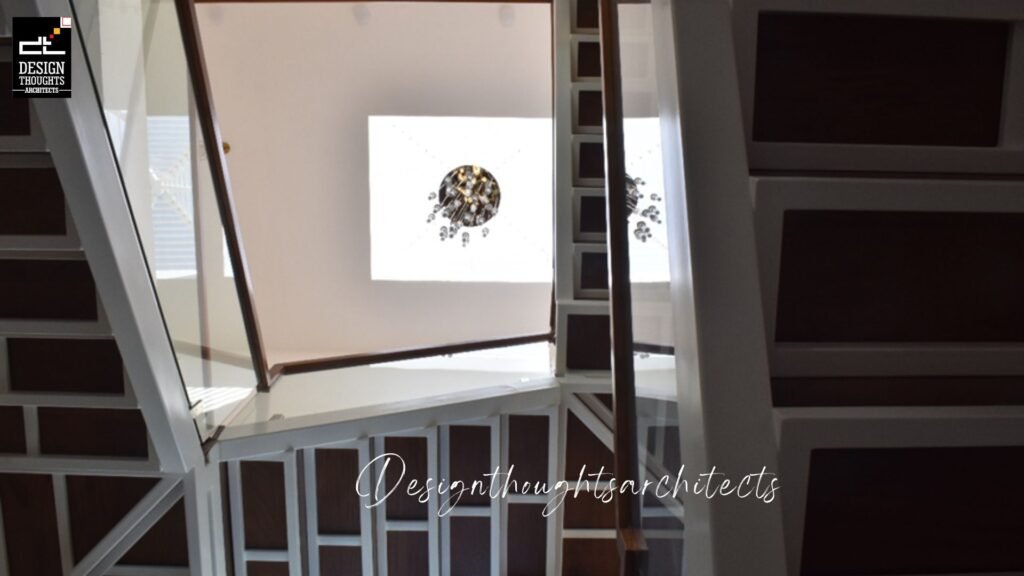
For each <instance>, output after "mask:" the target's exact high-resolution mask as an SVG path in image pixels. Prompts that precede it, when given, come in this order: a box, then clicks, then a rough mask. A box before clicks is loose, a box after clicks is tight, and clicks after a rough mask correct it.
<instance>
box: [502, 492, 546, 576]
mask: <svg viewBox="0 0 1024 576" xmlns="http://www.w3.org/2000/svg"><path fill="white" fill-rule="evenodd" d="M543 510H544V505H543V504H509V505H508V533H507V537H508V576H545V575H546V574H547V548H548V524H547V518H544V516H543V515H542V514H543Z"/></svg>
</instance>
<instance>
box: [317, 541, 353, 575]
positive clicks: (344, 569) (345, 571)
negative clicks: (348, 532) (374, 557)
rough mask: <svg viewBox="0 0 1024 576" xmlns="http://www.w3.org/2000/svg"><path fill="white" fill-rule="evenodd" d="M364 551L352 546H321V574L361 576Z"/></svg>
mask: <svg viewBox="0 0 1024 576" xmlns="http://www.w3.org/2000/svg"><path fill="white" fill-rule="evenodd" d="M362 573H363V556H362V549H360V548H354V547H350V546H321V547H320V574H321V575H322V576H333V575H335V574H337V575H338V576H361V575H362Z"/></svg>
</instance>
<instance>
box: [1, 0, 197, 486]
mask: <svg viewBox="0 0 1024 576" xmlns="http://www.w3.org/2000/svg"><path fill="white" fill-rule="evenodd" d="M0 1H3V2H4V5H5V7H9V6H10V5H11V4H12V0H0ZM17 4H18V12H19V13H20V14H25V15H30V14H29V13H32V14H34V15H36V16H43V15H52V14H63V13H65V12H66V11H67V0H29V1H22V0H18V1H17ZM75 38H76V42H78V45H77V46H76V49H75V50H72V51H71V60H72V61H71V67H72V70H73V72H74V74H75V76H76V77H78V78H83V79H88V78H89V77H90V70H89V68H88V66H87V64H86V62H85V54H84V52H85V50H84V47H83V45H82V44H81V42H80V41H79V40H78V38H79V36H78V35H77V34H76V35H75ZM32 105H33V107H34V109H35V112H36V115H37V116H38V118H39V122H40V125H41V126H42V129H43V133H44V134H45V136H46V142H47V145H48V146H49V148H50V153H51V155H52V157H53V163H54V166H55V167H56V169H57V172H58V174H59V176H60V180H61V182H62V183H63V185H64V197H65V199H66V201H67V205H68V209H69V210H70V212H71V213H72V215H73V218H74V222H75V225H76V226H75V227H76V229H77V230H78V234H79V237H80V239H81V241H82V247H83V248H84V249H85V251H86V254H87V255H88V257H89V267H90V268H91V269H92V273H93V277H94V279H95V281H96V289H97V292H98V294H101V295H102V298H103V308H104V310H105V316H106V318H107V320H108V322H109V324H110V327H111V329H112V331H113V333H115V334H117V343H118V347H119V348H120V350H121V356H122V358H123V359H124V362H125V368H126V369H127V371H128V373H129V375H130V376H131V378H130V379H131V382H132V383H133V385H134V386H135V394H136V396H137V397H138V399H139V407H140V409H141V410H142V413H143V415H144V417H145V420H146V427H147V429H148V430H149V433H150V435H151V437H152V440H153V445H154V447H155V449H156V452H157V454H158V456H159V461H160V463H161V466H162V469H163V470H165V471H168V472H174V473H185V472H186V471H187V470H189V469H190V468H191V467H192V466H195V465H197V464H199V463H201V462H202V461H203V453H202V449H201V448H200V445H199V438H198V435H197V434H196V432H195V426H194V424H193V422H192V417H191V414H190V413H189V409H188V399H187V398H186V396H185V390H184V387H183V386H182V385H181V374H180V373H179V371H178V365H177V361H176V359H175V356H174V352H173V349H172V348H171V342H170V339H169V337H168V335H167V329H166V326H165V324H164V319H163V316H162V314H161V311H160V308H159V305H158V302H157V298H156V294H155V292H154V288H153V283H152V279H151V278H150V275H149V269H148V267H147V265H146V261H145V258H144V256H143V253H142V247H141V245H140V244H139V239H138V237H137V236H136V232H135V226H134V224H133V219H132V214H131V209H130V207H129V206H128V202H127V200H126V197H125V195H124V194H123V193H121V191H122V190H123V186H122V182H121V179H120V177H119V172H118V167H117V162H116V159H115V158H114V155H113V151H112V150H111V148H110V145H109V142H108V141H107V134H106V128H105V122H104V118H103V113H102V110H103V108H102V105H101V103H100V102H99V101H98V99H97V96H96V93H95V92H94V91H93V90H89V89H80V90H78V91H76V93H75V97H74V98H66V99H59V98H58V99H37V100H34V101H33V102H32Z"/></svg>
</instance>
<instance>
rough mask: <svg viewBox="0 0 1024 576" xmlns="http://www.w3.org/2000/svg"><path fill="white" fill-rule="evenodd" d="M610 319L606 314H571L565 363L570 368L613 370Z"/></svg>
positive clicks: (566, 336) (567, 332) (567, 331)
mask: <svg viewBox="0 0 1024 576" xmlns="http://www.w3.org/2000/svg"><path fill="white" fill-rule="evenodd" d="M610 321H611V319H610V318H609V317H608V316H605V315H598V314H594V315H590V314H570V315H569V318H568V328H567V329H566V335H565V338H566V341H565V363H566V366H567V367H568V368H569V369H570V370H611V367H612V347H611V334H612V333H611V323H610Z"/></svg>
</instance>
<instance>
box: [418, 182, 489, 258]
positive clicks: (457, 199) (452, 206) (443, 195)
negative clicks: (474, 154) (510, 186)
mask: <svg viewBox="0 0 1024 576" xmlns="http://www.w3.org/2000/svg"><path fill="white" fill-rule="evenodd" d="M427 200H429V201H430V202H431V203H432V204H433V206H432V208H431V212H430V214H428V215H427V223H432V222H434V220H435V219H436V218H437V217H438V215H440V217H441V218H443V220H442V222H446V223H444V224H443V225H442V226H441V229H440V232H439V238H440V240H441V241H442V242H444V241H445V240H450V239H454V238H455V236H456V235H459V237H460V238H461V240H462V246H463V247H466V246H468V245H469V241H470V237H471V235H470V230H469V229H472V228H477V227H481V226H483V228H481V230H480V234H481V236H483V237H484V238H486V237H487V235H488V234H489V233H490V230H489V229H488V228H487V227H486V226H484V224H486V223H487V222H488V221H490V220H491V218H494V217H495V216H497V215H498V207H499V206H500V205H501V187H500V186H498V181H497V180H496V179H495V178H494V175H493V174H491V173H490V172H489V171H487V170H486V169H484V168H482V167H480V166H475V165H470V164H466V165H463V166H459V167H458V168H455V169H454V170H452V171H450V172H448V174H446V175H445V177H444V179H443V180H442V181H441V185H440V186H438V188H437V192H431V193H430V194H429V195H428V196H427ZM459 232H461V234H459Z"/></svg>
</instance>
